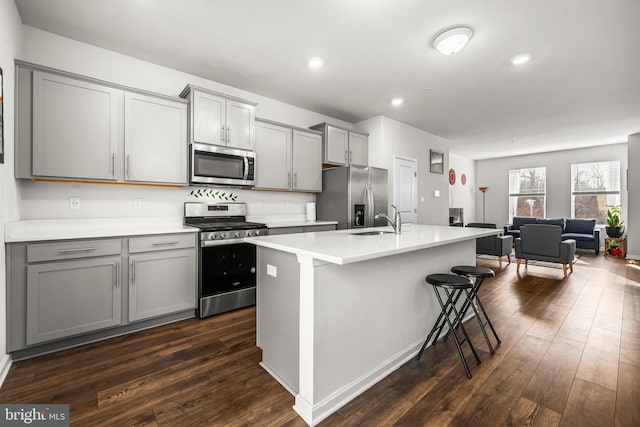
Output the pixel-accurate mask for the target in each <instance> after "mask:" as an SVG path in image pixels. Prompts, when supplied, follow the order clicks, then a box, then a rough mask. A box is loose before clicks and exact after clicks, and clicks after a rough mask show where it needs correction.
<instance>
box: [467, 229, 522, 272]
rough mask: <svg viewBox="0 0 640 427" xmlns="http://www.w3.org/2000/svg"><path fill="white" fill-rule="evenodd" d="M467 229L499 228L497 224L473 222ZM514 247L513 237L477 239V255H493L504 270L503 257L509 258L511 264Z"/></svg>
mask: <svg viewBox="0 0 640 427" xmlns="http://www.w3.org/2000/svg"><path fill="white" fill-rule="evenodd" d="M467 227H475V228H497V227H496V225H495V224H489V223H486V222H471V223H469V224H467ZM512 247H513V236H487V237H480V238H478V239H476V254H478V255H493V256H497V257H498V266H499V267H500V268H502V257H503V256H505V255H506V256H507V261H508V262H509V264H511V249H512Z"/></svg>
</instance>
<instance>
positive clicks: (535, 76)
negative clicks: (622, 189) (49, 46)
mask: <svg viewBox="0 0 640 427" xmlns="http://www.w3.org/2000/svg"><path fill="white" fill-rule="evenodd" d="M15 1H16V4H17V6H18V10H19V12H20V15H21V17H22V21H23V23H24V24H27V25H30V26H33V27H37V28H41V29H43V30H46V31H50V32H53V33H56V34H60V35H62V36H66V37H69V38H72V39H76V40H80V41H83V42H86V43H90V44H93V45H96V46H100V47H103V48H106V49H110V50H114V51H117V52H121V53H123V54H127V55H130V56H134V57H137V58H140V59H143V60H146V61H150V62H153V63H157V64H161V65H164V66H168V67H171V68H174V69H177V70H181V71H185V72H188V73H191V74H195V75H198V76H201V77H205V78H208V79H211V80H214V81H217V82H221V83H225V84H228V85H231V86H235V87H239V88H242V89H245V90H249V91H252V92H255V93H258V94H261V95H265V96H268V97H272V98H275V99H279V100H281V101H284V102H287V103H290V104H294V105H297V106H300V107H303V108H307V109H310V110H313V111H317V112H320V113H323V114H326V115H329V116H333V117H336V118H340V119H343V120H346V121H349V122H357V121H360V120H363V119H368V118H370V117H373V116H377V115H380V114H382V115H385V116H388V117H391V118H394V119H396V120H399V121H402V122H405V123H408V124H410V125H412V126H415V127H417V128H420V129H423V130H425V131H427V132H430V133H433V134H436V135H439V136H441V137H443V138H446V139H447V140H449V141H450V142H451V151H452V152H455V153H458V154H460V155H463V156H466V157H470V158H474V159H482V158H490V157H500V156H506V155H513V154H525V153H532V152H540V151H552V150H559V149H565V148H574V147H582V146H589V145H600V144H606V143H616V142H625V141H626V140H627V135H629V134H631V133H636V132H639V131H640V78H639V77H638V76H639V75H640V1H638V0H609V1H607V0H562V1H558V0H530V1H525V0H480V1H479V0H457V1H446V0H440V1H435V0H186V1H185V0H183V1H179V0H109V1H105V0H15ZM456 25H465V26H469V27H471V28H472V29H473V31H474V36H473V38H472V40H471V41H470V42H469V44H468V45H467V47H466V48H465V49H464V50H463V51H462V52H460V53H458V54H456V55H453V56H444V55H442V54H440V53H438V52H437V51H436V50H434V49H433V48H432V46H431V43H432V41H433V38H434V37H435V36H436V35H437V33H438V32H439V31H440V30H442V29H445V28H449V27H452V26H456ZM525 52H526V53H531V54H532V55H533V59H532V61H531V62H530V63H528V64H526V65H524V66H520V67H515V66H513V65H512V64H511V63H510V62H509V59H510V58H511V57H513V56H515V55H517V54H520V53H525ZM311 56H321V57H322V58H324V59H325V67H324V68H323V69H321V70H319V71H316V72H314V71H311V70H309V69H308V68H307V66H306V61H307V58H309V57H311ZM426 88H430V89H431V90H430V91H429V92H427V91H426ZM396 96H400V97H403V98H405V102H404V104H403V105H402V106H401V107H399V108H397V107H391V105H390V104H389V101H390V100H391V98H393V97H396Z"/></svg>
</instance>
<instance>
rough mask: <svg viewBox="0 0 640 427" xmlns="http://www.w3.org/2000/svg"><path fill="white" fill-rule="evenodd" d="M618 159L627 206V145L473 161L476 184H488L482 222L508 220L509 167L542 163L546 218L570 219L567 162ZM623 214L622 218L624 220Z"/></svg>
mask: <svg viewBox="0 0 640 427" xmlns="http://www.w3.org/2000/svg"><path fill="white" fill-rule="evenodd" d="M606 160H619V161H620V167H621V172H622V173H621V180H622V182H621V189H622V193H621V202H622V206H627V193H626V191H625V190H626V188H627V182H626V175H625V173H624V171H625V170H626V169H627V144H626V143H621V144H610V145H604V146H599V147H590V148H581V149H575V150H564V151H554V152H551V153H541V154H531V155H527V156H514V157H503V158H499V159H489V160H477V161H476V185H477V186H478V187H489V191H487V193H486V222H494V223H496V224H497V225H498V226H501V225H504V224H507V223H508V219H509V169H520V168H527V167H537V166H546V168H547V201H546V204H547V208H546V209H547V210H546V216H547V217H548V218H571V164H572V163H584V162H596V161H606ZM475 198H476V206H477V214H476V216H478V215H482V193H481V192H480V191H476V193H475ZM626 214H628V212H627V213H623V217H625V219H626Z"/></svg>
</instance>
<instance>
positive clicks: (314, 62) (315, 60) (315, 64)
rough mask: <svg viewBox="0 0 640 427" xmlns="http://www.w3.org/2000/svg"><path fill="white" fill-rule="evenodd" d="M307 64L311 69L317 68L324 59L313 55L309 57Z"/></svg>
mask: <svg viewBox="0 0 640 427" xmlns="http://www.w3.org/2000/svg"><path fill="white" fill-rule="evenodd" d="M307 65H309V68H311V69H312V70H318V69H320V68H322V66H323V65H324V59H322V58H320V57H318V56H314V57H313V58H309V61H308V62H307Z"/></svg>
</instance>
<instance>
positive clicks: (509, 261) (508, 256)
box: [507, 254, 511, 264]
mask: <svg viewBox="0 0 640 427" xmlns="http://www.w3.org/2000/svg"><path fill="white" fill-rule="evenodd" d="M507 261H508V263H509V264H511V255H510V254H507Z"/></svg>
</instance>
